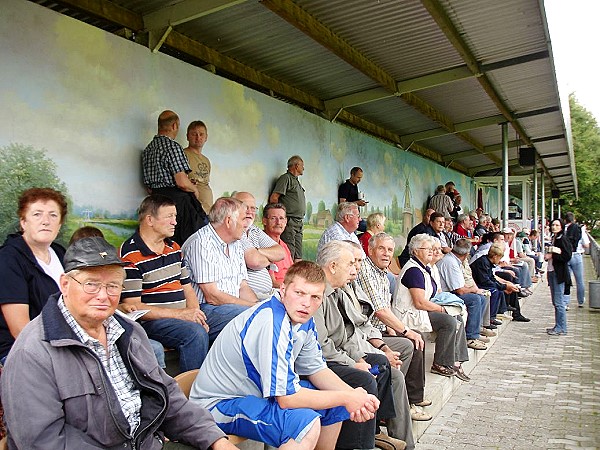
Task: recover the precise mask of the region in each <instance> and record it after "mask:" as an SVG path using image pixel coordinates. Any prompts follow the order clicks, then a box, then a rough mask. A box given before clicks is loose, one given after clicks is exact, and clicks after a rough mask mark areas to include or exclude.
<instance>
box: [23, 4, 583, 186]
mask: <svg viewBox="0 0 600 450" xmlns="http://www.w3.org/2000/svg"><path fill="white" fill-rule="evenodd" d="M30 1H32V2H34V3H38V4H40V5H42V6H45V7H48V8H51V9H53V10H55V11H58V12H60V13H62V14H66V15H69V16H72V17H75V18H77V19H79V20H82V21H85V22H87V23H89V24H91V25H94V26H97V27H99V28H102V29H104V30H106V31H109V32H113V33H116V34H119V35H121V36H123V37H125V38H128V39H131V40H135V41H136V42H138V43H140V44H143V45H147V46H148V47H149V48H150V49H151V50H152V51H154V52H157V51H161V52H164V53H167V54H170V55H172V56H175V57H177V58H179V59H182V60H184V61H187V62H190V63H192V64H195V65H198V66H200V67H203V68H205V69H207V70H211V71H212V72H214V73H217V74H219V75H221V76H224V77H227V78H231V79H234V80H236V81H238V82H240V83H242V84H244V85H246V86H249V87H251V88H253V89H257V90H260V91H262V92H265V93H267V94H269V95H272V96H273V97H276V98H278V99H281V100H283V101H286V102H289V103H293V104H296V105H298V106H300V107H302V108H304V109H306V110H307V111H310V112H312V113H315V114H318V115H320V116H322V117H325V118H327V119H328V120H331V121H338V122H342V123H345V124H347V125H349V126H352V127H354V128H357V129H360V130H362V131H364V132H366V133H369V134H371V135H374V136H377V137H379V138H382V139H384V140H387V141H389V142H391V143H394V144H395V145H396V146H398V147H399V148H401V149H405V150H410V151H412V152H415V153H418V154H420V155H422V156H425V157H427V158H429V159H431V160H433V161H435V162H437V163H439V164H443V165H444V166H446V167H451V168H453V169H455V170H459V171H461V172H463V173H465V174H467V175H469V176H477V175H487V174H495V173H497V172H498V170H501V169H502V160H501V158H502V156H501V154H502V153H501V147H502V146H501V142H502V136H501V134H502V133H501V130H500V126H499V124H501V123H506V122H508V123H509V124H510V126H511V127H512V131H511V132H510V139H511V140H510V141H509V143H508V146H509V167H510V174H511V175H523V174H530V173H532V169H531V168H520V167H519V166H518V148H519V147H523V146H530V147H534V148H535V151H536V154H537V155H538V158H537V167H538V169H541V170H542V172H543V173H544V174H545V176H546V177H547V178H546V179H547V182H546V183H545V186H546V187H547V189H557V188H560V190H561V192H574V193H575V195H577V176H576V171H575V160H574V155H573V149H572V142H571V130H570V117H569V115H568V113H569V110H568V104H567V103H565V102H564V99H563V102H561V97H560V96H559V92H558V87H557V83H556V75H555V70H554V62H553V57H552V48H551V43H550V37H549V32H548V25H547V22H546V16H545V12H544V5H543V0H503V1H502V2H498V1H496V0H420V1H415V0H395V1H386V0H381V1H378V2H371V1H364V0H294V1H292V0H261V1H257V0H179V1H178V0H172V1H168V2H165V1H164V0H95V1H89V0H30ZM565 114H566V115H565ZM567 168H568V169H569V171H568V173H565V171H564V170H565V169H567ZM555 178H557V180H556V181H555V180H554V179H555Z"/></svg>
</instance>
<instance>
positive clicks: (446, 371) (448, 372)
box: [431, 363, 454, 377]
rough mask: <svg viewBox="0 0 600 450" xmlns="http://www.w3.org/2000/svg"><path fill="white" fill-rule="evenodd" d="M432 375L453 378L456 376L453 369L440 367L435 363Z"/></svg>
mask: <svg viewBox="0 0 600 450" xmlns="http://www.w3.org/2000/svg"><path fill="white" fill-rule="evenodd" d="M431 373H435V374H436V375H441V376H443V377H451V376H453V375H454V369H453V368H452V367H446V366H440V365H439V364H435V363H433V364H432V365H431Z"/></svg>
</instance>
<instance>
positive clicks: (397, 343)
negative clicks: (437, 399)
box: [383, 331, 425, 403]
mask: <svg viewBox="0 0 600 450" xmlns="http://www.w3.org/2000/svg"><path fill="white" fill-rule="evenodd" d="M417 333H418V331H417ZM383 340H384V342H385V343H386V344H387V345H388V346H389V347H390V348H391V349H392V350H394V351H395V352H399V353H400V359H401V360H402V366H401V369H400V370H401V371H402V373H403V374H404V381H405V384H406V392H407V395H408V400H409V402H410V403H419V402H422V401H423V400H424V395H425V358H424V353H423V350H417V349H416V348H415V345H414V343H413V341H411V340H410V339H408V338H404V337H399V336H384V337H383Z"/></svg>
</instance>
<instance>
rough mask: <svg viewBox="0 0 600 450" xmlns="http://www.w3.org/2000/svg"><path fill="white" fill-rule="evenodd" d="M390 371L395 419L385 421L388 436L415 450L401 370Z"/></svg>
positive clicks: (408, 405)
mask: <svg viewBox="0 0 600 450" xmlns="http://www.w3.org/2000/svg"><path fill="white" fill-rule="evenodd" d="M391 370H392V395H393V396H394V403H395V405H396V417H394V418H393V419H387V420H386V427H387V431H388V434H389V435H390V436H391V437H394V438H396V439H402V440H403V441H404V442H406V448H407V449H411V450H412V449H414V448H415V441H414V438H413V432H412V418H411V416H410V404H409V403H408V395H407V394H406V384H405V383H404V374H403V373H402V371H401V370H398V369H391Z"/></svg>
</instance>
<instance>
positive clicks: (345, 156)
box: [0, 0, 494, 256]
mask: <svg viewBox="0 0 600 450" xmlns="http://www.w3.org/2000/svg"><path fill="white" fill-rule="evenodd" d="M2 3H3V9H2V15H1V16H0V57H1V58H2V61H3V65H2V66H3V69H2V70H1V71H0V99H1V100H2V105H3V108H0V152H1V153H0V157H2V165H3V169H2V174H3V175H4V176H5V177H6V179H3V180H2V181H1V183H2V184H0V203H2V209H1V210H0V222H1V223H2V224H3V225H2V226H3V228H0V233H4V234H2V235H1V236H0V238H1V239H3V238H4V236H5V235H6V232H8V231H9V230H10V229H11V227H14V225H15V224H16V217H14V210H15V204H14V198H15V196H16V195H17V193H18V191H20V189H22V188H23V187H28V186H26V185H27V184H28V183H34V184H36V183H37V181H36V180H39V179H40V178H39V175H40V174H41V173H43V174H46V175H48V174H50V175H52V176H55V178H56V179H55V180H54V181H55V182H56V183H58V184H57V186H61V187H62V188H63V189H64V190H66V191H67V193H68V195H69V198H70V205H71V211H70V216H69V220H68V222H67V225H66V229H65V230H64V234H65V235H66V236H67V237H68V235H70V232H72V231H73V230H74V229H75V228H77V227H78V226H81V225H83V224H87V223H92V224H96V225H98V224H99V226H100V227H101V228H102V229H103V231H105V232H107V235H108V237H109V238H110V240H111V241H112V242H113V243H114V244H118V243H120V242H121V241H122V240H123V239H124V238H125V237H127V236H128V235H129V234H130V233H131V230H132V228H133V227H135V221H134V220H132V219H134V217H135V216H134V215H135V210H136V208H137V206H138V205H139V203H140V201H141V199H142V198H143V196H144V195H145V191H144V188H143V186H142V184H141V168H140V156H141V151H142V149H143V148H144V147H145V146H146V144H147V143H148V142H149V141H150V140H151V138H152V136H153V135H154V134H155V132H156V119H157V117H158V114H159V113H160V112H161V111H162V110H164V109H172V110H174V111H176V112H177V113H178V114H179V116H180V118H181V123H182V128H183V130H185V127H187V124H188V123H189V122H191V121H192V120H198V119H200V120H203V121H204V122H206V123H207V125H208V132H209V139H208V142H207V144H206V145H205V147H204V153H205V154H206V155H207V156H208V158H209V159H210V160H211V163H212V167H213V171H212V175H211V180H212V181H211V185H212V188H213V192H214V194H215V197H218V196H220V195H223V194H227V193H230V192H232V191H240V190H245V191H250V192H252V193H253V194H254V195H255V196H256V198H257V203H259V204H261V203H262V204H263V205H264V204H265V203H266V200H267V197H268V193H269V189H270V187H271V186H272V184H273V182H274V180H275V179H276V178H277V177H278V176H279V175H280V174H281V173H283V172H284V171H285V169H286V161H287V159H288V158H289V157H290V156H291V155H294V154H299V155H301V156H302V157H303V159H304V161H305V165H306V170H305V175H304V176H303V177H302V179H301V181H302V184H303V185H304V186H305V188H306V198H307V202H308V203H310V205H309V209H310V210H311V211H312V214H311V217H307V218H306V222H307V233H306V238H307V242H306V246H307V248H308V252H307V254H308V255H309V256H310V255H311V252H312V249H313V248H314V247H316V240H318V237H319V236H320V234H321V233H322V231H323V226H324V224H325V223H324V221H322V220H321V221H319V220H317V213H318V212H319V211H322V210H329V211H330V212H331V213H335V204H336V200H337V199H336V197H337V186H338V184H340V183H342V182H343V181H344V180H345V179H346V178H348V176H349V171H350V168H351V167H353V166H355V165H359V166H361V167H362V168H363V169H364V173H365V176H364V178H363V182H362V183H361V184H360V190H361V191H362V192H364V193H365V197H366V199H367V200H368V201H369V204H368V208H366V209H365V208H363V214H364V215H366V214H368V213H370V212H372V211H376V210H379V211H382V212H384V213H385V214H386V216H388V217H389V218H390V219H392V220H390V221H389V222H390V224H389V231H391V232H393V234H394V235H396V236H399V237H398V243H399V244H401V245H403V244H404V241H403V238H401V237H400V236H401V235H404V234H405V232H404V231H403V230H406V229H410V228H411V227H412V226H413V225H414V224H416V223H417V222H419V221H420V220H421V213H422V209H423V206H424V203H425V202H426V199H427V196H428V195H429V194H431V193H433V190H434V189H435V187H436V185H438V184H444V183H445V182H446V181H449V180H453V181H454V182H455V183H456V185H457V189H458V190H459V191H460V192H461V194H462V196H463V206H464V207H466V209H469V208H470V207H471V206H472V205H475V202H476V197H475V192H474V188H473V183H472V180H471V179H469V178H468V177H465V176H464V175H461V174H459V173H457V172H455V171H452V170H449V169H445V168H444V167H441V166H439V165H436V164H434V163H432V162H430V161H427V160H424V159H422V158H420V157H417V156H415V155H414V154H411V153H408V152H403V151H401V150H398V149H397V148H396V147H394V146H391V145H389V144H387V143H385V142H382V141H379V140H377V139H374V138H372V137H370V136H367V135H364V134H362V133H359V132H356V131H355V130H352V129H349V128H347V127H345V126H342V125H339V124H335V123H334V124H332V123H330V122H328V121H326V120H323V119H321V118H319V117H316V116H314V115H311V114H309V113H307V112H305V111H303V110H301V109H298V108H296V107H293V106H290V105H288V104H286V103H283V102H280V101H277V100H275V99H272V98H270V97H268V96H265V95H263V94H260V93H257V92H255V91H252V90H250V89H247V88H245V87H243V86H241V85H239V84H236V83H234V82H231V81H228V80H225V79H223V78H220V77H218V76H216V75H214V74H212V73H209V72H206V71H204V70H202V69H199V68H197V67H194V66H191V65H188V64H186V63H183V62H181V61H178V60H175V59H173V58H171V57H169V56H166V55H163V54H152V53H151V52H150V51H149V50H148V49H147V48H144V47H141V46H140V45H137V44H135V43H133V42H129V41H126V40H124V39H122V38H119V37H116V36H114V35H112V34H109V33H106V32H103V31H101V30H98V29H96V28H93V27H90V26H88V25H86V24H83V23H81V22H78V21H76V20H73V19H70V18H67V17H64V16H62V15H60V14H58V13H54V12H52V11H49V10H47V9H46V8H43V7H40V6H38V5H35V4H32V3H29V2H27V1H25V0H4V1H3V2H2ZM178 141H179V142H180V143H181V144H182V145H183V146H184V147H185V146H187V142H186V140H185V132H184V131H182V132H180V135H179V136H178ZM36 173H37V175H35V174H36ZM36 176H38V178H36ZM41 180H42V181H41V182H42V183H45V184H48V183H49V181H47V180H45V179H44V178H41ZM30 185H31V184H30ZM11 196H12V197H11ZM485 197H486V200H487V201H488V202H489V201H492V202H493V201H494V195H488V192H486V193H485ZM11 202H12V203H11ZM474 207H475V206H473V208H474ZM322 215H323V214H322ZM7 224H8V225H7Z"/></svg>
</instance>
